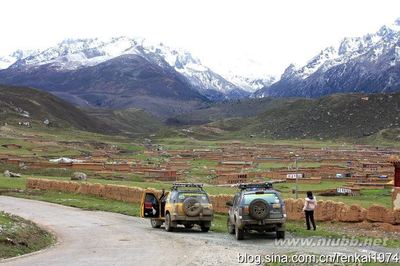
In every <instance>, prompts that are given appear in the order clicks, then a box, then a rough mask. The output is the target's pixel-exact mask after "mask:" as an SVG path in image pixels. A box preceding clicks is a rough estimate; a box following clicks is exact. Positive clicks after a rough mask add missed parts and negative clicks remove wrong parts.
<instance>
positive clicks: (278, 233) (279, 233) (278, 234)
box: [276, 231, 285, 239]
mask: <svg viewBox="0 0 400 266" xmlns="http://www.w3.org/2000/svg"><path fill="white" fill-rule="evenodd" d="M276 238H277V239H285V231H276Z"/></svg>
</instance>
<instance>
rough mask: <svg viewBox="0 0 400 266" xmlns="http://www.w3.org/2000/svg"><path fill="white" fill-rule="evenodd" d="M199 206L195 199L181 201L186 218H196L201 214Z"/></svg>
mask: <svg viewBox="0 0 400 266" xmlns="http://www.w3.org/2000/svg"><path fill="white" fill-rule="evenodd" d="M201 208H202V207H201V204H200V202H199V201H198V200H197V199H195V198H187V199H185V200H184V201H183V212H184V213H185V214H186V215H187V216H197V215H199V214H200V212H201Z"/></svg>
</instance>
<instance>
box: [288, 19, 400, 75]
mask: <svg viewBox="0 0 400 266" xmlns="http://www.w3.org/2000/svg"><path fill="white" fill-rule="evenodd" d="M399 36H400V18H398V19H397V20H396V21H395V22H394V23H393V24H392V25H389V26H383V27H381V28H380V29H379V30H378V31H377V32H376V33H373V34H366V35H364V36H362V37H352V38H348V37H347V38H344V39H343V40H342V41H341V42H340V43H339V44H338V45H337V46H331V47H328V48H326V49H324V50H323V51H321V52H320V53H319V54H318V55H317V56H315V57H314V58H312V59H311V60H310V61H308V63H307V64H306V65H305V66H302V67H295V69H294V70H292V71H293V77H296V78H301V79H306V78H308V77H309V76H311V75H312V74H313V73H315V72H316V71H327V70H328V69H330V68H332V67H334V66H337V65H340V64H343V63H346V62H348V61H350V60H352V59H355V58H357V57H359V56H361V55H365V54H367V53H370V54H369V59H370V60H371V61H374V60H377V59H378V58H379V57H380V56H381V55H382V54H383V53H384V52H385V51H387V49H389V48H390V47H391V46H393V45H396V43H398V42H399ZM397 48H398V46H397ZM399 59H400V58H399V57H398V56H396V57H395V58H394V61H396V62H397V61H398V60H399ZM392 64H393V63H392Z"/></svg>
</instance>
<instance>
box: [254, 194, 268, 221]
mask: <svg viewBox="0 0 400 266" xmlns="http://www.w3.org/2000/svg"><path fill="white" fill-rule="evenodd" d="M269 210H270V209H269V204H268V202H266V201H265V200H263V199H255V200H253V201H252V202H250V205H249V213H250V216H251V217H253V218H254V219H256V220H263V219H265V218H267V217H268V215H269Z"/></svg>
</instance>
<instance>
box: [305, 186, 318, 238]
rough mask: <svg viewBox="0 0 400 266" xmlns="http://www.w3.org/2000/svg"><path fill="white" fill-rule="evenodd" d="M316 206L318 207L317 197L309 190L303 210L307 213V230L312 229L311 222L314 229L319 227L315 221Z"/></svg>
mask: <svg viewBox="0 0 400 266" xmlns="http://www.w3.org/2000/svg"><path fill="white" fill-rule="evenodd" d="M316 207H317V199H316V198H315V197H314V195H313V193H312V192H311V191H308V192H307V197H306V199H305V202H304V207H303V211H304V212H305V215H306V224H307V230H311V225H310V224H312V226H313V228H314V231H315V230H316V229H317V227H316V226H315V221H314V210H315V208H316Z"/></svg>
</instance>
